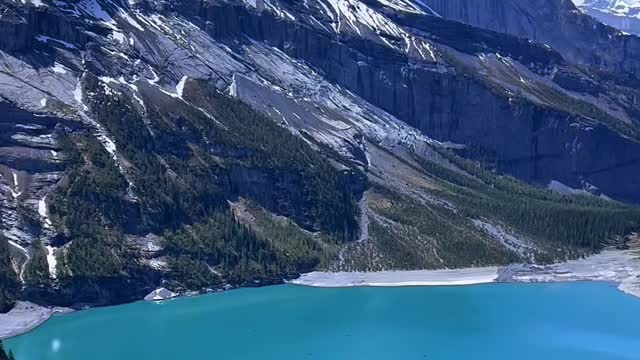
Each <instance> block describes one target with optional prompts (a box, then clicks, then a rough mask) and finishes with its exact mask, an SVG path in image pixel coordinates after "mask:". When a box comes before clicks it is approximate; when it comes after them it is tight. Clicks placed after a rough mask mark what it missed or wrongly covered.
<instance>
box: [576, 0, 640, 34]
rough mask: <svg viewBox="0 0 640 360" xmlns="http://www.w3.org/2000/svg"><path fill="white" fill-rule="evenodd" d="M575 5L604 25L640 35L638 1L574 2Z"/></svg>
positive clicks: (584, 0)
mask: <svg viewBox="0 0 640 360" xmlns="http://www.w3.org/2000/svg"><path fill="white" fill-rule="evenodd" d="M574 4H576V6H577V7H578V8H579V9H580V10H582V11H584V12H585V13H587V14H589V15H591V16H593V17H594V18H596V19H598V20H600V21H602V22H603V23H604V24H607V25H610V26H613V27H614V28H617V29H620V30H622V31H624V32H626V33H630V34H635V35H640V2H638V1H636V0H574Z"/></svg>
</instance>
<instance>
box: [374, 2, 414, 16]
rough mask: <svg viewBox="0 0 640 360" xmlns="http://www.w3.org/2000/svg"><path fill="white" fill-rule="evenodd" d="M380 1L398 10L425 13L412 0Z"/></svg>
mask: <svg viewBox="0 0 640 360" xmlns="http://www.w3.org/2000/svg"><path fill="white" fill-rule="evenodd" d="M378 2H379V3H381V4H383V5H386V6H388V7H391V8H394V9H396V10H400V11H405V12H412V13H418V14H424V12H423V11H422V10H421V9H420V8H419V7H417V6H416V5H415V4H414V3H413V2H411V1H405V0H378Z"/></svg>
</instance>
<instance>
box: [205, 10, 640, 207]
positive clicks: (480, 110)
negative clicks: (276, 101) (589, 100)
mask: <svg viewBox="0 0 640 360" xmlns="http://www.w3.org/2000/svg"><path fill="white" fill-rule="evenodd" d="M449 6H451V5H449ZM496 6H497V5H496ZM433 8H434V9H435V10H436V11H438V10H439V7H438V6H435V5H434V6H433ZM485 10H486V9H485ZM491 11H497V12H498V13H501V11H502V10H499V9H495V8H492V9H491ZM558 11H560V9H558ZM489 13H490V12H489ZM207 14H208V17H207V19H208V24H215V26H213V25H207V31H208V32H209V33H210V34H211V35H212V36H214V37H216V38H218V39H220V40H221V41H225V39H227V38H229V37H232V38H233V37H234V36H235V34H244V35H248V36H251V37H253V38H254V39H255V40H258V41H266V42H268V43H270V44H275V45H276V46H278V47H280V49H281V50H282V51H284V52H286V53H287V54H289V55H290V56H293V57H295V58H298V59H301V60H304V61H306V62H308V63H310V64H312V65H313V66H314V67H316V68H318V69H321V71H322V72H323V73H324V74H325V76H326V77H327V78H328V79H330V80H332V81H335V82H337V83H338V84H340V85H342V86H344V87H345V88H347V89H350V90H351V91H353V92H355V93H356V94H358V95H360V96H361V97H362V98H364V99H365V100H367V101H369V102H371V103H372V104H374V105H376V106H378V107H380V108H382V109H384V110H386V111H388V112H390V113H391V114H393V115H395V116H397V117H398V118H399V119H402V120H403V121H405V122H407V123H408V124H410V125H412V126H414V127H416V128H418V129H419V130H421V131H422V132H423V133H425V134H427V135H428V136H430V137H433V138H435V139H438V140H442V141H451V142H454V143H458V144H465V145H467V150H465V151H464V154H465V155H467V156H469V157H475V158H481V159H485V160H489V161H491V162H493V163H495V164H496V165H497V169H498V171H500V172H504V173H509V174H513V175H515V176H518V177H520V178H522V179H525V180H527V181H530V182H536V183H540V184H544V185H546V184H547V183H549V182H550V181H552V180H558V181H561V182H563V183H565V184H570V186H573V187H577V188H581V187H584V186H586V185H588V184H591V185H593V186H595V187H597V188H599V189H600V191H601V192H602V193H605V194H607V195H608V196H610V197H612V198H616V199H625V200H628V201H633V202H639V201H640V197H639V195H638V194H637V192H636V191H635V188H636V186H637V184H638V183H639V182H640V173H639V172H638V168H637V166H638V165H639V164H640V163H639V160H640V158H639V157H638V156H637V155H635V154H638V150H640V148H639V147H638V143H637V142H636V141H631V140H630V139H628V138H625V137H620V136H618V135H617V134H616V132H615V131H612V130H610V129H607V128H606V127H603V126H599V125H596V126H595V127H594V126H586V125H583V124H584V120H585V118H584V117H581V116H575V115H574V114H572V112H573V111H570V110H569V109H562V110H561V111H557V110H552V109H548V108H544V107H540V106H539V105H538V104H532V103H529V102H527V101H514V99H511V98H509V96H508V95H507V94H496V92H495V90H493V89H492V88H491V87H490V86H487V84H486V83H485V82H483V81H478V79H476V78H473V77H470V76H467V74H461V73H457V72H455V71H451V70H450V71H444V72H441V71H434V69H433V68H432V67H430V66H428V64H420V65H418V64H414V63H412V62H411V59H410V58H409V57H407V56H406V55H404V54H399V53H398V52H397V51H394V50H393V49H390V48H388V47H383V46H380V45H377V44H375V43H372V42H367V41H364V42H363V41H362V40H359V39H352V38H348V39H343V40H341V41H336V40H335V39H333V38H331V37H327V36H326V35H324V34H323V33H322V32H318V31H313V30H312V29H309V28H308V27H305V26H301V25H300V24H299V23H295V22H290V21H282V20H280V19H278V18H276V17H273V16H271V15H270V14H268V13H261V14H258V13H255V12H252V11H251V10H248V9H246V8H244V7H239V6H236V7H230V6H226V5H225V6H212V7H211V8H210V9H209V10H208V11H207ZM486 16H489V15H486ZM416 17H417V16H416ZM423 18H424V20H422V19H423ZM398 23H400V24H403V25H407V26H409V24H411V25H412V26H413V27H414V29H415V30H414V31H425V32H426V31H429V32H430V33H431V36H432V37H435V38H436V39H438V41H443V42H445V43H447V44H451V46H458V47H460V45H459V44H460V43H461V42H462V41H463V39H464V40H465V41H468V40H469V38H468V37H466V36H461V35H457V36H459V38H455V36H454V35H451V34H453V33H460V31H465V30H466V31H470V30H469V29H467V28H465V27H463V26H460V25H455V24H453V23H451V22H443V21H442V20H438V19H427V18H425V17H422V18H417V19H414V18H408V19H407V18H400V19H398ZM434 23H435V25H434ZM473 32H474V33H475V34H478V33H480V34H481V35H476V36H477V37H478V36H485V37H486V38H487V39H489V40H490V41H493V42H494V43H496V45H495V46H502V48H501V49H500V51H503V52H504V53H511V54H512V56H513V57H514V58H520V59H522V60H521V61H522V62H523V63H525V64H529V63H530V62H536V63H537V62H538V60H537V59H544V60H542V61H541V62H542V65H541V66H543V68H541V69H542V70H540V69H538V70H535V71H541V72H544V71H545V70H543V69H544V67H546V68H554V67H555V68H556V69H562V68H563V67H562V66H563V65H560V64H562V63H563V60H562V59H561V58H559V57H557V56H556V53H554V52H551V51H548V50H546V49H544V48H542V49H539V48H538V47H536V46H531V45H530V44H528V43H527V42H526V41H525V43H524V44H521V43H519V42H518V41H517V40H516V39H514V38H510V37H505V36H502V35H498V34H495V33H486V34H484V35H482V34H483V33H482V32H481V31H480V30H478V29H474V30H473ZM456 42H457V43H458V44H457V45H456ZM485 43H489V44H491V42H489V41H486V42H485ZM309 44H314V45H313V46H310V45H309ZM497 44H501V45H497ZM460 50H461V51H464V50H466V51H469V52H473V51H475V49H473V48H464V47H460ZM496 50H497V49H496ZM534 69H535V67H534ZM558 72H559V70H556V71H555V74H556V75H555V80H554V81H556V82H558V83H560V84H561V85H562V86H564V87H565V88H567V89H569V90H577V91H578V92H580V93H589V92H592V93H593V92H594V91H595V90H594V85H593V82H592V80H588V79H589V78H588V77H587V78H586V80H585V79H582V80H581V79H580V78H579V77H578V78H575V77H573V78H572V77H571V76H570V75H564V76H561V75H557V74H558ZM560 72H561V73H562V71H560ZM572 79H573V80H572ZM634 111H635V110H634ZM632 121H634V120H632ZM594 148H601V149H606V150H605V151H603V152H599V151H598V152H597V154H594V153H592V152H591V151H590V150H587V149H594ZM603 154H606V155H603ZM613 179H624V181H616V180H613Z"/></svg>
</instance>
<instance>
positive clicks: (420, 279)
mask: <svg viewBox="0 0 640 360" xmlns="http://www.w3.org/2000/svg"><path fill="white" fill-rule="evenodd" d="M499 269H500V268H498V267H497V266H494V267H483V268H468V269H454V270H412V271H379V272H334V273H331V272H319V271H316V272H311V273H307V274H303V275H302V276H300V277H299V278H297V279H295V280H291V281H289V282H288V283H289V284H295V285H306V286H314V287H353V286H381V287H386V286H445V285H473V284H486V283H491V282H495V281H496V280H497V279H498V271H499Z"/></svg>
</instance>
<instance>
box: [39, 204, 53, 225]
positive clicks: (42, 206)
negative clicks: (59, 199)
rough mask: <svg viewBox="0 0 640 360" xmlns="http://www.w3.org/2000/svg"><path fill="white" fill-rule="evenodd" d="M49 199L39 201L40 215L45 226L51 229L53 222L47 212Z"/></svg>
mask: <svg viewBox="0 0 640 360" xmlns="http://www.w3.org/2000/svg"><path fill="white" fill-rule="evenodd" d="M46 200H47V197H46V196H45V197H43V198H42V199H40V200H38V214H40V216H41V217H42V218H43V219H44V226H45V227H50V226H51V220H50V219H49V214H48V212H47V202H46Z"/></svg>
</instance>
